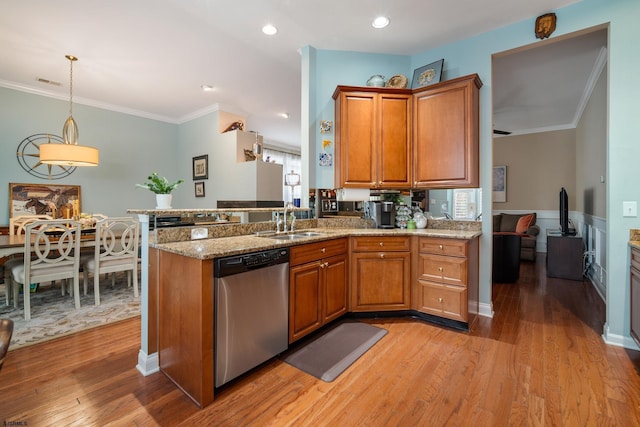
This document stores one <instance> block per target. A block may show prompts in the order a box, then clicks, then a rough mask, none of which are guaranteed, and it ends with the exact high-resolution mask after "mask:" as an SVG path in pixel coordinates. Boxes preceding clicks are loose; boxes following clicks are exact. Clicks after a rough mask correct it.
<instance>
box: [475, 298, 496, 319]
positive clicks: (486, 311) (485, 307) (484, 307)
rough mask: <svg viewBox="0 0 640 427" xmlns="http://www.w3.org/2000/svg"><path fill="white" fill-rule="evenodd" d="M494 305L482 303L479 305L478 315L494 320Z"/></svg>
mask: <svg viewBox="0 0 640 427" xmlns="http://www.w3.org/2000/svg"><path fill="white" fill-rule="evenodd" d="M493 314H494V313H493V303H492V302H490V303H486V302H481V303H480V304H478V315H479V316H483V317H490V318H493Z"/></svg>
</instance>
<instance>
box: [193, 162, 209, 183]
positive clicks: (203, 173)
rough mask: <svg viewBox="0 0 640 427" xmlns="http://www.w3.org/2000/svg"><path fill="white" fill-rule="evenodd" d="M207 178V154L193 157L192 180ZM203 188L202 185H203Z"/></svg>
mask: <svg viewBox="0 0 640 427" xmlns="http://www.w3.org/2000/svg"><path fill="white" fill-rule="evenodd" d="M196 179H209V155H208V154H205V155H204V156H197V157H194V158H193V180H194V181H195V180H196ZM203 188H204V187H203Z"/></svg>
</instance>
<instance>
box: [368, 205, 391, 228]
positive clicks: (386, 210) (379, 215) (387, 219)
mask: <svg viewBox="0 0 640 427" xmlns="http://www.w3.org/2000/svg"><path fill="white" fill-rule="evenodd" d="M369 215H371V218H372V219H373V220H374V221H375V223H376V227H377V228H394V227H395V223H396V205H395V204H394V203H393V202H382V201H371V202H369Z"/></svg>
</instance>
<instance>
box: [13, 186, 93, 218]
mask: <svg viewBox="0 0 640 427" xmlns="http://www.w3.org/2000/svg"><path fill="white" fill-rule="evenodd" d="M81 212H82V205H81V198H80V186H79V185H51V184H16V183H9V217H10V218H15V217H18V216H22V215H50V216H52V217H53V218H54V219H58V218H67V219H68V218H72V217H73V216H74V215H80V213H81Z"/></svg>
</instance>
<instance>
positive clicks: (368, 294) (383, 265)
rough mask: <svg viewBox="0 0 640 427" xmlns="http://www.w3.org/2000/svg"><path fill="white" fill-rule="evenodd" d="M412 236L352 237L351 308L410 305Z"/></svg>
mask: <svg viewBox="0 0 640 427" xmlns="http://www.w3.org/2000/svg"><path fill="white" fill-rule="evenodd" d="M410 242H411V240H410V238H409V237H400V236H397V237H388V236H384V237H382V236H372V237H352V238H351V260H350V263H351V311H355V312H358V311H381V310H385V311H386V310H406V309H409V308H410V307H411V301H410V298H411V295H410V293H411V291H410V289H411V286H410V280H411V252H410V249H411V244H410Z"/></svg>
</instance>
